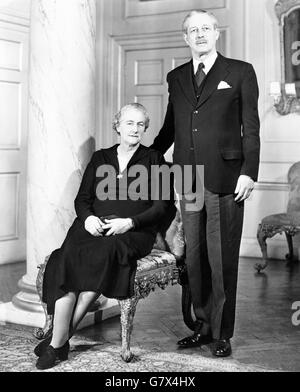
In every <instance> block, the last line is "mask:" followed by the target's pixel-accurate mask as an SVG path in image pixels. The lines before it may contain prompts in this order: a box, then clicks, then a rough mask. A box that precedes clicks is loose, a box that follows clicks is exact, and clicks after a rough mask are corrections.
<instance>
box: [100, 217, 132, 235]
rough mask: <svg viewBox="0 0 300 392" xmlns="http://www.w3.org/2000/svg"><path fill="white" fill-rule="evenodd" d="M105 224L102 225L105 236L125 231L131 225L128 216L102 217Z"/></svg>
mask: <svg viewBox="0 0 300 392" xmlns="http://www.w3.org/2000/svg"><path fill="white" fill-rule="evenodd" d="M104 220H105V224H104V225H103V226H102V227H103V229H104V230H108V231H107V232H106V234H105V235H106V236H109V235H115V234H122V233H126V231H128V230H130V229H131V228H132V227H133V223H132V220H131V219H130V218H114V219H104Z"/></svg>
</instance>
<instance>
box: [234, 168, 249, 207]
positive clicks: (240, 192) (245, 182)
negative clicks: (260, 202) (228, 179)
mask: <svg viewBox="0 0 300 392" xmlns="http://www.w3.org/2000/svg"><path fill="white" fill-rule="evenodd" d="M253 188H254V181H253V180H252V178H251V177H249V176H246V175H243V174H242V175H240V176H239V178H238V181H237V184H236V188H235V191H234V193H236V194H237V195H236V198H235V199H234V201H237V202H241V201H243V200H246V199H248V197H249V196H250V195H251V192H252V191H253Z"/></svg>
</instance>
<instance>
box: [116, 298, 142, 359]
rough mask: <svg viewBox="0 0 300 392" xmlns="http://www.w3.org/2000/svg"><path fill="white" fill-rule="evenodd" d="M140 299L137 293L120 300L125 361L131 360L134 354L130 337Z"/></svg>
mask: <svg viewBox="0 0 300 392" xmlns="http://www.w3.org/2000/svg"><path fill="white" fill-rule="evenodd" d="M138 301H139V298H138V296H137V295H135V296H134V297H132V298H128V299H123V300H119V301H118V302H119V305H120V309H121V329H122V349H121V357H122V359H123V361H125V362H130V361H131V360H132V359H133V358H134V355H133V353H132V352H131V351H130V338H131V332H132V327H133V318H134V315H135V311H136V306H137V303H138Z"/></svg>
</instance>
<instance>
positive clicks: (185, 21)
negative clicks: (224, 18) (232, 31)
mask: <svg viewBox="0 0 300 392" xmlns="http://www.w3.org/2000/svg"><path fill="white" fill-rule="evenodd" d="M196 14H207V15H209V16H210V17H211V19H212V20H213V24H214V28H215V29H216V30H217V29H218V27H219V22H218V19H217V18H216V16H215V15H214V14H213V13H212V12H210V11H206V10H193V11H190V12H189V13H188V14H187V15H186V16H185V18H184V19H183V22H182V31H183V32H184V33H185V34H187V26H186V25H187V21H188V20H189V19H190V17H191V16H193V15H196Z"/></svg>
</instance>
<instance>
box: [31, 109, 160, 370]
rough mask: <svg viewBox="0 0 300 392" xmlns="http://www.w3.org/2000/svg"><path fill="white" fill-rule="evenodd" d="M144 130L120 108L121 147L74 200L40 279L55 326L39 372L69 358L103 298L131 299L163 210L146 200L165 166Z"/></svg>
mask: <svg viewBox="0 0 300 392" xmlns="http://www.w3.org/2000/svg"><path fill="white" fill-rule="evenodd" d="M148 126H149V116H148V114H147V112H146V109H145V108H144V107H143V106H142V105H140V104H138V103H133V104H129V105H126V106H124V107H123V108H122V109H121V110H120V111H119V112H118V113H117V114H116V116H115V120H114V124H113V128H114V129H115V130H116V131H117V132H118V134H119V136H120V144H116V145H114V146H113V147H111V148H107V149H102V150H99V151H97V152H95V153H94V154H93V157H92V159H91V161H90V163H89V164H88V166H87V168H86V171H85V173H84V175H83V178H82V183H81V186H80V189H79V192H78V195H77V197H76V199H75V210H76V213H77V218H76V219H75V221H74V223H73V225H72V226H71V228H70V230H69V232H68V234H67V237H66V239H65V241H64V243H63V245H62V247H61V248H60V249H57V250H55V251H54V252H53V253H52V254H51V256H50V258H49V261H48V263H47V266H46V270H45V274H44V281H43V302H45V303H46V304H47V310H48V313H49V314H53V315H54V319H53V332H52V336H50V337H49V338H47V339H45V340H43V341H42V342H41V343H40V344H39V345H38V346H37V347H36V348H35V350H34V352H35V354H36V355H37V356H39V358H38V360H37V363H36V367H37V368H38V369H47V368H50V367H53V366H54V365H55V363H56V360H57V359H59V360H66V359H67V358H68V353H69V338H70V337H71V336H72V334H73V333H74V331H75V330H76V327H77V326H78V324H79V322H80V321H81V320H82V318H83V317H84V316H85V314H86V313H87V310H88V308H89V306H90V304H91V303H93V302H94V301H95V300H96V298H97V297H98V296H99V295H100V293H101V294H103V295H105V296H106V297H109V298H119V299H124V298H128V297H131V296H132V295H133V286H134V277H135V271H136V262H137V260H138V259H139V258H141V257H143V256H145V255H147V254H148V253H149V252H150V251H151V249H152V246H153V244H154V241H155V237H156V232H157V229H156V224H157V222H159V221H160V220H161V219H162V218H163V216H164V214H165V213H166V209H167V202H166V201H163V200H162V199H161V198H159V197H157V198H156V200H151V196H150V195H151V189H152V188H153V184H154V183H155V184H157V182H153V178H150V173H151V167H152V168H153V167H154V166H153V165H161V164H163V163H164V159H163V157H162V155H161V154H160V153H159V152H157V151H155V150H152V149H150V148H147V147H145V146H143V145H142V144H141V143H140V142H141V138H142V135H143V133H144V132H145V131H146V129H147V128H148ZM140 168H143V169H146V173H147V174H148V176H146V177H145V176H142V175H141V176H140V178H139V179H138V181H139V182H140V185H139V186H135V185H136V181H137V177H138V176H137V177H134V176H132V173H133V172H134V170H137V169H140ZM137 171H139V170H137ZM130 172H131V174H130ZM127 174H128V175H127ZM144 174H145V172H144ZM134 181H135V182H134ZM151 186H152V188H151ZM152 190H153V189H152ZM124 195H125V197H124ZM152 195H153V193H152Z"/></svg>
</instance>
